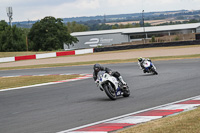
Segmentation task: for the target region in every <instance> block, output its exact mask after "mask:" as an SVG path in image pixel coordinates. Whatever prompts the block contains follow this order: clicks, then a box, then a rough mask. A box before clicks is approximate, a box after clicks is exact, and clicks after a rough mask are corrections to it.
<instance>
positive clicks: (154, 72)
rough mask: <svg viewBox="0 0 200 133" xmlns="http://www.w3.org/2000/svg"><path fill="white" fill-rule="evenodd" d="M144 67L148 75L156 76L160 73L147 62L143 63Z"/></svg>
mask: <svg viewBox="0 0 200 133" xmlns="http://www.w3.org/2000/svg"><path fill="white" fill-rule="evenodd" d="M143 66H144V69H145V71H146V72H147V73H153V74H154V75H157V74H158V72H157V71H156V67H155V66H154V65H153V63H152V62H150V61H148V60H145V61H144V62H143Z"/></svg>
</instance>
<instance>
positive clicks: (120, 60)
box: [0, 54, 200, 70]
mask: <svg viewBox="0 0 200 133" xmlns="http://www.w3.org/2000/svg"><path fill="white" fill-rule="evenodd" d="M192 58H200V54H194V55H181V56H160V57H151V60H152V61H158V60H175V59H192ZM136 61H137V58H132V59H123V60H122V59H118V60H99V61H88V62H76V63H60V64H44V65H31V66H18V67H1V68H0V70H13V69H33V68H45V67H65V66H79V65H93V64H95V63H100V64H114V63H128V62H136Z"/></svg>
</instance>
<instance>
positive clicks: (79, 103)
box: [0, 59, 200, 133]
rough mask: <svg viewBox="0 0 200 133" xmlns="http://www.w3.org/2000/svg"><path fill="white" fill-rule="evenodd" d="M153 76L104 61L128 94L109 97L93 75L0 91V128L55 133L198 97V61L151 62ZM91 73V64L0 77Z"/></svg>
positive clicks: (6, 131)
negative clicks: (98, 86) (76, 79)
mask: <svg viewBox="0 0 200 133" xmlns="http://www.w3.org/2000/svg"><path fill="white" fill-rule="evenodd" d="M154 64H155V66H156V67H157V71H158V73H159V75H157V76H153V75H150V74H143V73H142V71H141V70H139V68H138V66H137V63H124V64H110V65H105V66H109V67H110V68H111V69H113V70H118V71H119V72H120V73H121V74H122V76H123V77H124V79H125V81H126V82H127V83H128V85H129V87H130V90H131V95H130V97H129V98H119V99H117V100H116V101H111V100H109V98H108V97H107V96H106V95H105V93H104V92H101V91H100V90H99V89H98V88H97V87H96V85H95V84H94V82H93V79H92V78H91V79H85V80H81V81H75V82H67V83H60V84H54V85H46V86H41V87H33V88H27V89H26V88H25V89H21V90H11V91H4V92H0V107H1V108H0V114H1V115H0V132H2V133H55V132H59V131H63V130H66V129H71V128H75V127H78V126H82V125H86V124H89V123H93V122H97V121H101V120H105V119H109V118H112V117H116V116H119V115H124V114H127V113H132V112H136V111H139V110H143V109H147V108H151V107H155V106H158V105H162V104H167V103H170V102H174V101H177V100H181V99H185V98H189V97H193V96H197V95H200V87H199V86H200V71H199V66H200V59H187V60H176V61H175V60H174V61H157V62H155V63H154ZM62 73H92V66H76V67H58V68H43V69H27V70H11V71H0V76H11V75H37V74H62Z"/></svg>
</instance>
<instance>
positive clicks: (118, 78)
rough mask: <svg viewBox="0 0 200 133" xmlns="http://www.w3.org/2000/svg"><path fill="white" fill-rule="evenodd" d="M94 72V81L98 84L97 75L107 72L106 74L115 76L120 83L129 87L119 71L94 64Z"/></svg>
mask: <svg viewBox="0 0 200 133" xmlns="http://www.w3.org/2000/svg"><path fill="white" fill-rule="evenodd" d="M93 69H94V72H93V79H94V81H95V83H96V80H97V74H98V72H99V71H105V72H106V73H108V74H110V75H112V76H114V77H115V78H116V79H117V80H118V81H120V82H121V83H122V84H123V85H127V84H126V82H125V81H124V80H123V78H122V76H121V75H120V73H119V72H117V71H112V70H111V69H110V68H107V67H103V66H101V65H100V64H94V67H93Z"/></svg>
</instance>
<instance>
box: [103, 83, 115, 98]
mask: <svg viewBox="0 0 200 133" xmlns="http://www.w3.org/2000/svg"><path fill="white" fill-rule="evenodd" d="M104 90H105V92H106V95H107V96H108V97H109V98H110V99H111V100H116V98H117V95H116V93H115V89H114V88H113V87H112V86H111V84H110V83H108V84H105V85H104Z"/></svg>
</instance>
